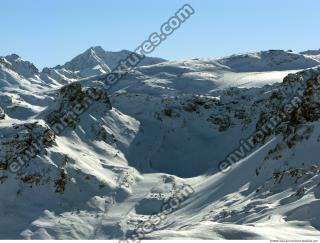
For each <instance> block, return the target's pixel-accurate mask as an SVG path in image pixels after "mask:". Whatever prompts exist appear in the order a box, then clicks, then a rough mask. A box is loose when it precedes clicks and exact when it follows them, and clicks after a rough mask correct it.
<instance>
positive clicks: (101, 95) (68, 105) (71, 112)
mask: <svg viewBox="0 0 320 243" xmlns="http://www.w3.org/2000/svg"><path fill="white" fill-rule="evenodd" d="M95 102H98V103H102V104H104V105H105V107H106V108H107V109H111V108H112V105H111V102H110V100H109V98H108V95H107V93H106V91H105V90H104V89H103V88H101V87H83V86H82V85H81V84H80V83H77V82H74V83H71V84H68V85H66V86H64V87H62V88H61V89H60V91H59V98H58V101H57V109H55V110H54V111H52V112H51V113H50V114H49V115H47V118H46V121H47V122H48V123H49V124H50V125H51V126H53V125H54V124H57V123H61V124H63V125H65V126H68V127H71V128H75V127H76V124H77V123H78V122H79V121H80V115H81V114H82V113H83V112H85V111H86V110H87V109H89V107H90V106H91V105H92V104H93V103H95Z"/></svg>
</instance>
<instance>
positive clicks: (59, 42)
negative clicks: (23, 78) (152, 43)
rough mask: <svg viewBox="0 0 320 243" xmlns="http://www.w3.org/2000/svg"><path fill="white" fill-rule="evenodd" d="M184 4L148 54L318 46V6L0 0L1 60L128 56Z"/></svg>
mask: <svg viewBox="0 0 320 243" xmlns="http://www.w3.org/2000/svg"><path fill="white" fill-rule="evenodd" d="M184 3H189V4H190V5H192V6H193V8H194V9H195V11H196V13H195V14H194V15H193V16H192V17H191V18H190V19H188V20H187V22H185V23H184V24H183V25H182V26H181V28H180V29H178V30H177V31H176V32H174V33H173V34H172V35H171V36H170V37H168V39H167V40H165V41H164V42H163V43H161V45H160V46H159V47H158V48H157V49H156V50H155V52H153V53H152V56H159V57H163V58H166V59H170V60H172V59H179V58H193V57H218V56H225V55H229V54H234V53H240V52H246V51H257V50H268V49H292V50H294V51H302V50H306V49H318V48H320V31H319V29H320V17H319V9H320V1H318V0H188V1H180V0H161V1H160V0H157V1H156V0H136V1H132V0H127V1H124V0H86V1H85V0H54V1H50V0H29V1H25V0H1V2H0V20H1V36H0V56H4V55H7V54H11V53H16V54H18V55H20V56H22V57H23V58H24V59H26V60H29V61H31V62H33V63H34V64H36V65H37V66H38V67H39V68H42V67H44V66H55V65H57V64H63V63H65V62H66V61H68V60H70V59H71V58H72V57H74V56H76V55H77V54H80V53H81V52H83V51H84V50H86V49H88V48H89V47H90V46H97V45H101V46H102V47H103V48H104V49H105V50H110V51H118V50H122V49H128V50H134V49H135V48H136V47H137V46H139V45H140V44H141V42H142V41H144V40H145V39H146V38H147V37H148V36H149V35H150V34H151V33H152V32H155V31H158V30H159V28H160V26H161V24H162V23H163V22H164V21H166V20H167V19H168V18H169V17H171V16H172V15H173V14H174V13H175V11H177V10H178V9H179V8H180V7H181V6H182V5H183V4H184Z"/></svg>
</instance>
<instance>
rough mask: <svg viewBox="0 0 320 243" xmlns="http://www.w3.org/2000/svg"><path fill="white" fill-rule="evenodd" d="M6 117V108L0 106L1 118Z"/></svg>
mask: <svg viewBox="0 0 320 243" xmlns="http://www.w3.org/2000/svg"><path fill="white" fill-rule="evenodd" d="M5 117H6V114H5V113H4V110H3V109H2V108H1V107H0V120H4V119H5Z"/></svg>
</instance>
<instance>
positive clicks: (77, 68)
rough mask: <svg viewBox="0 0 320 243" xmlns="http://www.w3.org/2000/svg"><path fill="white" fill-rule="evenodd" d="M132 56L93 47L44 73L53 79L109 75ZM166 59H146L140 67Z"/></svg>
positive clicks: (126, 53) (46, 69)
mask: <svg viewBox="0 0 320 243" xmlns="http://www.w3.org/2000/svg"><path fill="white" fill-rule="evenodd" d="M130 54H131V52H130V51H127V50H122V51H119V52H107V51H105V50H104V49H103V48H102V47H101V46H96V47H91V48H89V49H88V50H86V51H85V52H84V53H82V54H80V55H78V56H76V57H75V58H73V59H72V60H71V61H69V62H67V63H65V64H64V65H62V66H60V65H59V66H56V67H54V68H45V69H44V70H43V72H44V73H46V74H48V76H50V77H52V78H53V79H55V78H57V74H58V76H59V75H60V76H64V77H65V78H67V79H72V78H86V77H90V76H95V75H101V74H106V73H109V72H110V71H111V70H113V69H115V68H116V66H117V65H118V63H119V62H120V61H121V60H125V59H126V58H127V57H128V56H129V55H130ZM164 61H165V60H164V59H161V58H155V57H146V58H144V59H143V60H142V62H141V63H140V64H139V66H143V65H151V64H156V63H160V62H164Z"/></svg>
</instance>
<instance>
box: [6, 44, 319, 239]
mask: <svg viewBox="0 0 320 243" xmlns="http://www.w3.org/2000/svg"><path fill="white" fill-rule="evenodd" d="M127 54H128V52H127V51H122V52H117V53H115V52H105V51H104V50H103V49H102V48H100V47H95V48H90V49H89V50H87V51H86V52H85V53H83V54H81V55H79V56H77V57H76V58H74V59H73V60H71V61H70V62H68V63H66V64H65V65H63V66H57V67H55V68H45V69H44V70H43V71H42V72H41V73H39V72H38V71H36V69H34V68H33V65H31V64H30V63H28V62H25V61H22V59H21V58H19V57H17V56H15V55H12V56H14V57H5V58H2V59H1V61H0V196H1V198H2V200H1V203H0V216H1V217H0V238H1V239H126V238H131V237H133V235H139V236H140V237H141V238H143V239H278V240H288V239H301V237H303V239H318V238H319V236H320V216H319V213H318V212H319V205H320V204H319V201H320V186H319V185H320V177H319V174H320V162H319V160H318V158H319V156H320V154H319V149H317V148H318V146H319V142H320V138H319V134H320V123H319V119H320V108H319V107H320V99H319V94H320V85H319V83H320V66H319V65H320V62H319V61H318V60H317V59H316V58H313V57H312V56H311V55H306V54H297V53H292V52H286V51H272V50H271V51H262V52H257V53H246V54H239V55H233V56H229V57H224V58H208V59H190V60H178V61H164V60H162V59H157V58H150V59H146V60H145V63H144V64H141V66H139V67H137V68H136V69H135V70H134V71H132V72H130V73H129V74H128V75H127V76H126V77H124V78H123V79H121V80H120V81H119V82H117V83H116V84H115V85H114V86H112V87H111V88H110V89H109V90H106V89H105V87H106V86H105V85H104V82H103V81H104V77H105V74H106V73H107V72H109V71H110V70H111V69H113V68H114V66H115V65H116V63H117V61H118V60H121V59H123V58H124V57H125V56H126V55H127ZM221 170H222V171H221ZM185 188H189V189H188V190H187V191H186V190H185ZM183 190H184V191H183ZM181 191H182V192H181ZM186 192H188V193H186ZM173 199H175V203H173ZM177 200H178V204H177ZM168 202H170V203H169V204H168ZM164 205H166V206H167V208H166V210H165V211H162V209H163V208H164V207H163V206H164ZM168 205H169V207H171V208H173V209H172V210H171V211H170V210H169V208H168ZM168 210H169V211H168ZM158 213H161V214H159V215H158V216H159V217H158V216H156V215H157V214H158ZM150 222H151V223H150ZM146 224H149V225H148V227H147V225H146Z"/></svg>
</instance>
